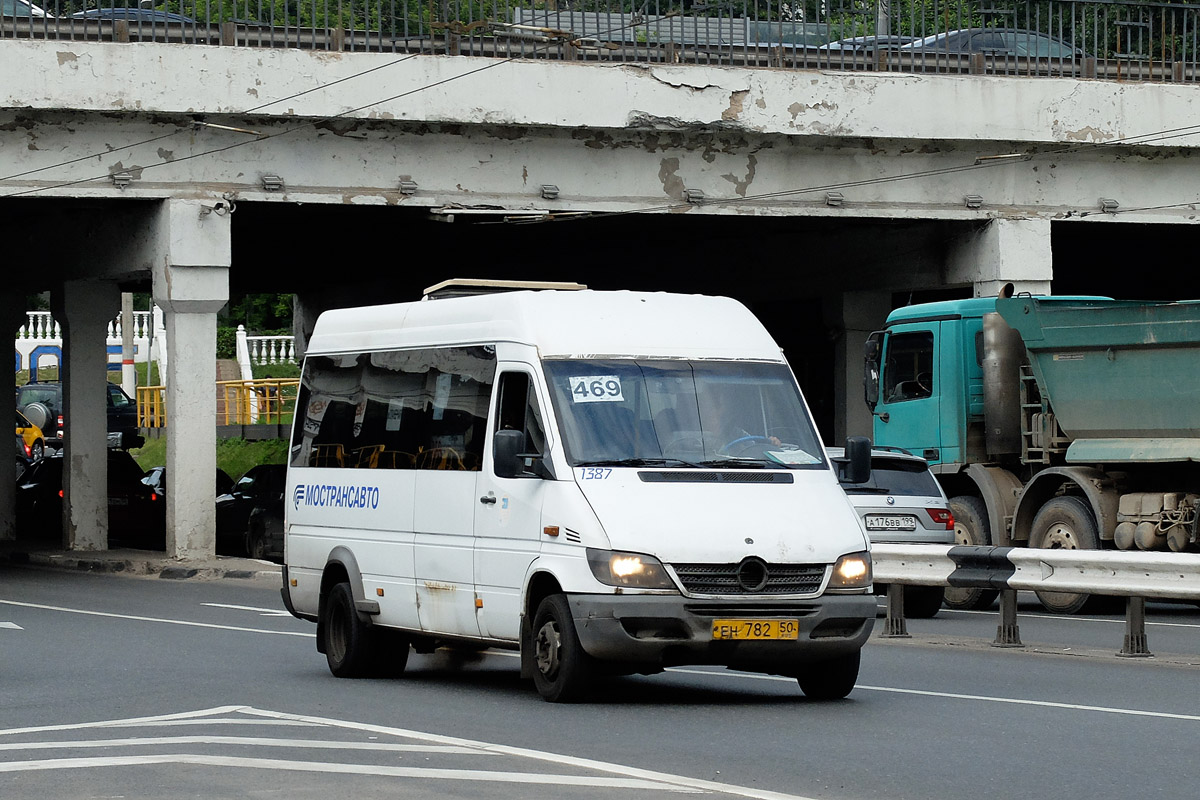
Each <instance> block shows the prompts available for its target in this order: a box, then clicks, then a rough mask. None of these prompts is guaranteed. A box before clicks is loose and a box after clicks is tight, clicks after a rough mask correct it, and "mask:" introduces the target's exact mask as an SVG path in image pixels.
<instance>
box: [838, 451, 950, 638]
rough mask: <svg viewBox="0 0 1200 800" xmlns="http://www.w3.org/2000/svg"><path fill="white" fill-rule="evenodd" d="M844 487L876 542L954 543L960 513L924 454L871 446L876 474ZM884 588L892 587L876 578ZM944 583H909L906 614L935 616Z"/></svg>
mask: <svg viewBox="0 0 1200 800" xmlns="http://www.w3.org/2000/svg"><path fill="white" fill-rule="evenodd" d="M827 451H828V453H829V457H830V458H838V457H841V456H842V448H840V447H830V448H827ZM842 488H843V489H844V490H845V492H846V495H847V496H848V497H849V498H850V503H851V504H852V505H853V506H854V508H855V510H856V511H857V512H858V520H859V523H860V524H861V525H862V528H863V530H864V531H866V534H867V538H869V539H870V540H871V541H872V542H873V543H874V542H890V543H904V544H912V543H919V544H954V542H955V539H954V515H953V514H952V513H950V504H949V502H948V501H947V500H946V494H945V492H943V491H942V487H941V485H940V484H938V482H937V480H936V479H935V478H934V477H933V473H931V472H930V471H929V464H928V463H927V462H926V461H925V459H923V458H921V457H920V456H915V455H913V454H911V453H909V452H907V451H905V450H899V449H890V448H875V449H873V450H871V477H870V479H868V480H867V481H866V482H865V483H846V482H845V481H842ZM875 590H876V592H878V593H883V592H886V590H887V587H886V586H884V585H882V584H876V585H875ZM943 591H944V590H943V588H942V587H941V586H906V587H904V614H905V616H908V617H922V618H928V617H932V616H935V615H936V614H937V612H938V609H940V608H941V607H942V593H943Z"/></svg>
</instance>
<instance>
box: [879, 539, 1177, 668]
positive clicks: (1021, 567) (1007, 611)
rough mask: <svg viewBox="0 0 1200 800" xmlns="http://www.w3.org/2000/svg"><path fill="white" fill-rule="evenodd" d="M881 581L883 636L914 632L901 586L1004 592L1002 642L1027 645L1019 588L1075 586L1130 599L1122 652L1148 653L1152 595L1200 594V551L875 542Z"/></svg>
mask: <svg viewBox="0 0 1200 800" xmlns="http://www.w3.org/2000/svg"><path fill="white" fill-rule="evenodd" d="M871 557H872V561H873V566H874V575H875V581H876V582H877V583H881V584H888V612H887V619H886V621H885V624H884V633H883V635H884V636H888V637H904V636H907V635H908V632H907V628H906V624H905V620H904V595H903V592H902V591H901V587H903V586H904V585H914V586H950V587H977V588H984V589H997V590H999V591H1000V624H999V626H998V627H997V631H996V640H995V641H994V642H993V643H992V644H993V645H995V646H997V647H1020V646H1022V645H1021V638H1020V632H1019V630H1018V627H1017V604H1016V593H1017V591H1018V590H1027V591H1038V592H1071V593H1082V594H1098V595H1108V596H1115V597H1125V598H1128V599H1127V601H1126V607H1125V609H1126V610H1125V641H1124V645H1123V647H1122V648H1121V651H1120V653H1119V655H1123V656H1149V655H1151V653H1150V650H1149V649H1148V646H1147V642H1146V599H1147V598H1151V599H1169V600H1191V601H1200V554H1198V553H1156V552H1148V551H1126V550H1039V549H1035V548H1027V547H972V546H961V545H933V544H910V545H898V544H877V545H872V547H871Z"/></svg>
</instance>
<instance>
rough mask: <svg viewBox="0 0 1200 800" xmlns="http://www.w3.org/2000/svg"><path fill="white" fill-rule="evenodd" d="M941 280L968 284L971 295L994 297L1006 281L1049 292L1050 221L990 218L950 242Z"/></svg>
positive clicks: (1051, 265) (1051, 262)
mask: <svg viewBox="0 0 1200 800" xmlns="http://www.w3.org/2000/svg"><path fill="white" fill-rule="evenodd" d="M946 261H947V263H946V275H945V283H947V284H963V283H970V284H971V285H972V286H973V287H974V296H975V297H995V296H996V295H997V294H999V292H1000V289H1001V287H1003V286H1004V284H1006V283H1011V284H1013V286H1014V288H1015V289H1016V291H1018V292H1031V293H1033V294H1049V293H1050V281H1051V279H1052V278H1053V277H1054V260H1053V258H1052V257H1051V251H1050V220H1046V219H994V220H991V221H990V222H988V223H987V224H986V225H984V226H982V227H979V228H975V229H973V230H971V231H970V232H969V233H968V234H966V235H964V236H962V237H961V238H960V239H958V240H957V241H956V242H952V243H951V245H950V247H949V252H948V255H947V259H946Z"/></svg>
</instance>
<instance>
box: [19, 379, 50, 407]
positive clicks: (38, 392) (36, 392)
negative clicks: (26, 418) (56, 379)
mask: <svg viewBox="0 0 1200 800" xmlns="http://www.w3.org/2000/svg"><path fill="white" fill-rule="evenodd" d="M17 402H18V403H20V404H21V405H23V406H27V405H29V404H30V403H44V404H45V405H47V406H49V407H50V408H54V407H56V406H57V405H58V387H57V386H31V385H29V384H26V385H25V386H22V387H21V392H20V395H19V399H18V400H17Z"/></svg>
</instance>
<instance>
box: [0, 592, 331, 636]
mask: <svg viewBox="0 0 1200 800" xmlns="http://www.w3.org/2000/svg"><path fill="white" fill-rule="evenodd" d="M0 604H4V605H8V606H20V607H21V608H38V609H41V610H43V611H63V612H65V613H68V614H84V615H87V616H91V617H109V618H111V619H124V620H132V621H134V622H161V623H164V624H167V625H186V626H188V627H192V628H213V629H215V630H221V631H241V632H243V633H269V634H273V635H275V636H303V637H305V638H308V639H311V638H313V636H314V635H315V632H314V633H308V632H304V631H272V630H267V629H265V628H242V627H239V626H237V625H214V624H213V623H211V622H190V621H188V620H183V619H163V618H161V617H142V616H138V615H136V614H113V613H110V612H108V611H90V610H86V609H82V608H63V607H62V606H48V605H43V604H41V603H22V602H19V601H17V600H0Z"/></svg>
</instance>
